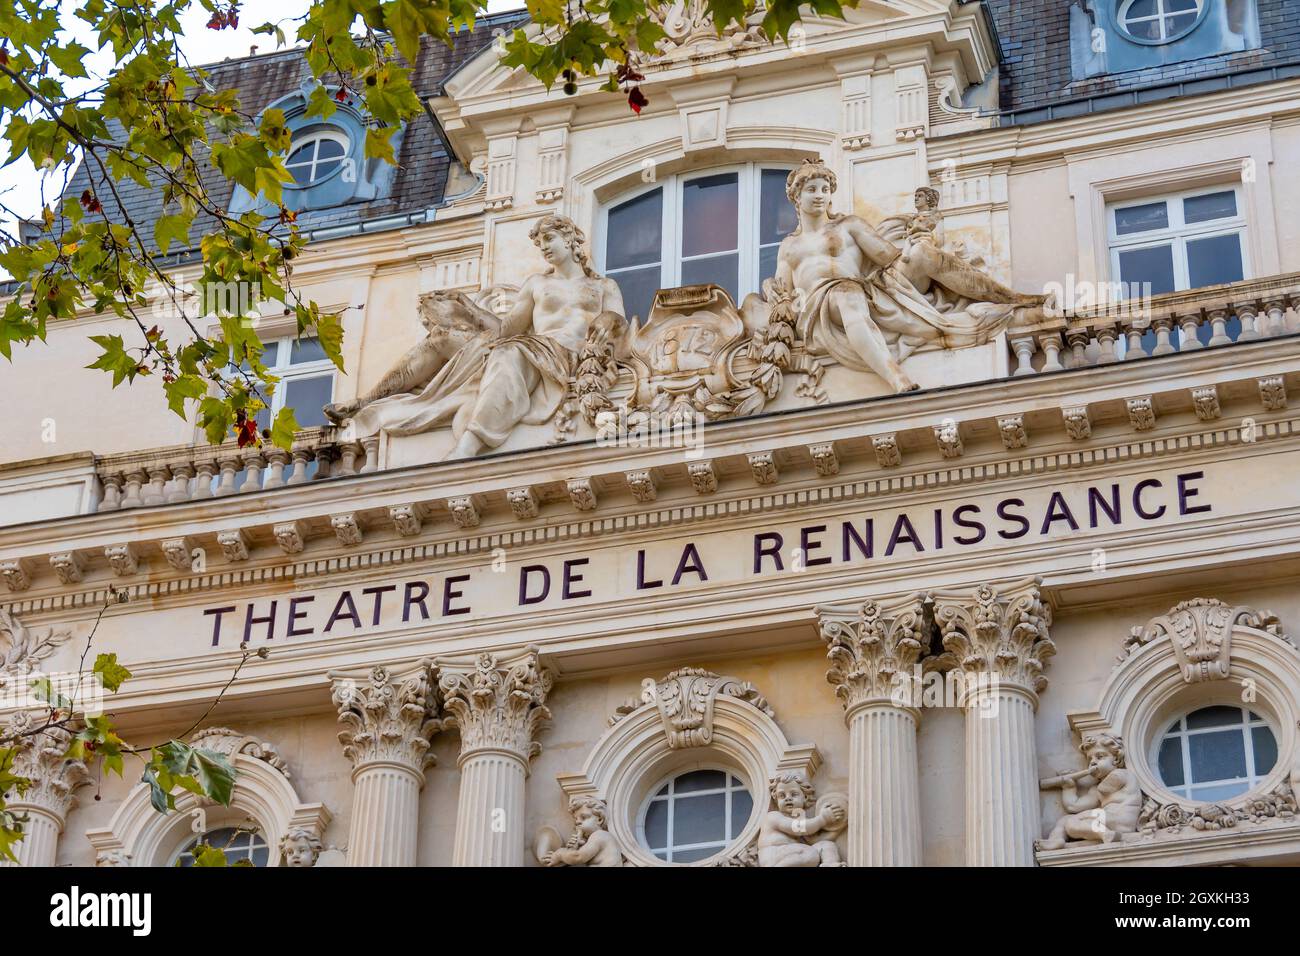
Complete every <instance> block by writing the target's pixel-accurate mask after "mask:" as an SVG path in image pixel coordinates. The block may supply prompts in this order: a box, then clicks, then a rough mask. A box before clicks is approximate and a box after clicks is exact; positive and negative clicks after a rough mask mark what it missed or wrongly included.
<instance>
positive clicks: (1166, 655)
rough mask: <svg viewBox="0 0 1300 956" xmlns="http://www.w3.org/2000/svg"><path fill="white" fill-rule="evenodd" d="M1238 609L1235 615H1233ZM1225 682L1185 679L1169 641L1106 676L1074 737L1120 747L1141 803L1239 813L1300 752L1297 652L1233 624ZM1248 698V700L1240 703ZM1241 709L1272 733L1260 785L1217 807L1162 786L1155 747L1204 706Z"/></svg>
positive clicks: (1277, 780)
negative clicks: (1268, 766)
mask: <svg viewBox="0 0 1300 956" xmlns="http://www.w3.org/2000/svg"><path fill="white" fill-rule="evenodd" d="M1238 610H1240V609H1238ZM1225 642H1226V643H1227V644H1228V651H1229V653H1228V655H1227V657H1228V660H1227V676H1226V677H1222V678H1219V679H1211V680H1194V681H1189V680H1187V679H1185V677H1184V675H1183V671H1182V667H1181V665H1180V661H1179V657H1178V654H1177V653H1176V652H1175V650H1174V647H1173V643H1172V640H1171V638H1170V637H1169V635H1168V634H1165V635H1163V636H1161V637H1160V638H1158V639H1157V640H1154V641H1152V642H1150V643H1149V644H1146V645H1145V646H1142V647H1141V648H1140V649H1138V650H1136V651H1134V652H1132V653H1130V654H1129V656H1127V657H1126V658H1125V659H1124V661H1123V662H1122V663H1120V664H1119V665H1118V666H1117V667H1116V668H1115V670H1114V671H1113V672H1112V673H1111V676H1110V678H1109V680H1108V681H1107V682H1106V685H1105V687H1104V689H1103V690H1102V695H1101V700H1100V703H1099V705H1098V707H1097V709H1096V710H1095V711H1086V712H1075V713H1073V714H1071V715H1070V718H1069V720H1070V726H1071V728H1072V729H1073V730H1074V731H1075V732H1076V733H1079V734H1084V733H1090V732H1098V731H1105V732H1109V733H1115V734H1118V735H1119V736H1120V737H1121V738H1122V739H1123V741H1124V749H1125V759H1126V766H1127V767H1128V768H1129V769H1131V770H1132V771H1133V773H1134V775H1135V776H1136V777H1137V779H1138V784H1139V786H1140V787H1141V789H1142V792H1143V793H1144V794H1146V796H1148V797H1150V798H1152V799H1153V800H1155V801H1157V802H1158V803H1161V804H1176V805H1178V806H1180V807H1183V808H1184V809H1187V810H1193V811H1194V810H1197V809H1199V808H1201V807H1205V806H1211V805H1214V804H1216V803H1217V804H1218V805H1221V806H1239V805H1242V804H1246V803H1249V802H1250V801H1251V800H1253V799H1255V798H1257V797H1259V796H1261V795H1263V794H1267V793H1270V792H1272V791H1273V790H1275V789H1276V788H1277V787H1278V786H1279V785H1281V784H1282V783H1284V782H1285V781H1286V780H1287V778H1288V775H1289V774H1290V770H1291V766H1292V762H1293V760H1294V759H1295V757H1296V755H1297V753H1300V750H1298V749H1297V748H1298V745H1300V733H1298V732H1297V721H1300V652H1298V651H1297V649H1296V647H1295V646H1294V645H1293V644H1291V643H1290V642H1289V641H1287V640H1285V639H1283V638H1279V637H1276V636H1274V635H1273V634H1270V633H1268V632H1266V631H1262V630H1258V629H1257V628H1254V627H1248V626H1246V625H1244V624H1236V625H1234V626H1233V627H1232V630H1231V633H1230V635H1228V636H1225ZM1247 690H1248V691H1249V695H1250V699H1243V694H1244V692H1246V691H1247ZM1225 704H1226V705H1228V706H1234V707H1240V706H1243V705H1244V706H1246V707H1248V708H1249V709H1251V710H1253V711H1254V712H1255V713H1257V714H1259V716H1260V717H1261V718H1263V719H1264V720H1265V721H1266V722H1267V723H1268V725H1269V728H1270V729H1271V730H1272V731H1273V736H1274V739H1275V740H1276V742H1277V763H1276V764H1275V765H1274V767H1273V769H1272V770H1271V771H1270V772H1269V773H1268V774H1267V775H1265V776H1264V777H1263V778H1262V779H1261V781H1260V783H1259V784H1258V785H1256V786H1254V787H1252V788H1251V789H1249V790H1247V791H1246V792H1244V793H1242V794H1239V795H1238V796H1236V797H1232V798H1230V799H1227V800H1222V801H1198V800H1191V799H1189V798H1187V797H1183V796H1179V795H1178V794H1176V793H1174V792H1173V791H1172V790H1170V789H1169V788H1168V787H1167V786H1165V783H1164V780H1163V779H1162V778H1161V776H1160V773H1159V769H1158V766H1157V764H1156V763H1155V761H1154V759H1153V756H1154V754H1155V746H1156V740H1157V739H1158V737H1159V736H1160V735H1162V734H1163V732H1164V730H1165V729H1166V728H1167V727H1168V726H1169V724H1170V723H1171V722H1173V721H1174V720H1175V719H1176V718H1177V717H1179V716H1181V715H1184V714H1188V713H1191V712H1192V711H1194V710H1198V709H1200V708H1201V707H1210V706H1215V705H1225Z"/></svg>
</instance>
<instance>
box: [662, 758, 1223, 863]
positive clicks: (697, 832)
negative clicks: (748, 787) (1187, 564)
mask: <svg viewBox="0 0 1300 956" xmlns="http://www.w3.org/2000/svg"><path fill="white" fill-rule="evenodd" d="M1238 736H1240V735H1238ZM679 783H680V781H679ZM726 799H727V796H726V794H723V793H713V794H709V795H707V796H703V797H679V798H677V800H676V801H675V802H674V803H673V844H674V845H676V846H682V845H683V844H690V843H717V842H719V841H721V840H725V839H726V833H725V832H724V831H725V828H726V817H725V816H724V814H725V813H726V807H727V804H726Z"/></svg>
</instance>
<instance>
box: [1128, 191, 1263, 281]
mask: <svg viewBox="0 0 1300 956" xmlns="http://www.w3.org/2000/svg"><path fill="white" fill-rule="evenodd" d="M1226 192H1231V193H1232V194H1233V197H1234V201H1235V203H1236V206H1237V215H1235V216H1233V217H1231V218H1224V219H1210V220H1207V221H1206V222H1197V223H1192V224H1191V225H1188V224H1187V223H1186V222H1185V221H1184V218H1183V201H1184V200H1186V199H1192V198H1195V197H1197V196H1209V195H1213V194H1215V193H1226ZM1245 199H1246V197H1245V195H1244V193H1243V191H1242V189H1241V187H1240V186H1238V185H1235V184H1231V183H1224V184H1222V185H1217V186H1201V187H1198V188H1196V189H1187V190H1181V191H1178V192H1169V193H1160V194H1158V195H1153V196H1140V197H1139V196H1130V197H1126V198H1124V199H1118V200H1114V201H1112V202H1108V203H1107V204H1106V242H1107V246H1108V249H1109V253H1110V274H1111V279H1112V281H1113V282H1123V281H1125V280H1124V277H1123V271H1122V270H1121V269H1120V261H1119V257H1120V253H1122V252H1132V251H1134V250H1138V249H1151V248H1154V247H1156V246H1163V245H1170V246H1172V247H1173V258H1174V289H1173V291H1175V292H1185V291H1187V290H1189V289H1191V288H1192V286H1191V280H1190V278H1189V276H1188V269H1187V243H1188V241H1189V240H1196V239H1213V238H1217V237H1220V236H1230V235H1235V236H1236V237H1237V244H1238V246H1239V247H1240V249H1241V278H1242V281H1244V280H1246V279H1250V278H1252V269H1251V261H1250V243H1249V242H1248V241H1247V240H1248V235H1247V233H1248V230H1249V225H1248V223H1247V221H1246V215H1245V213H1244V211H1243V209H1244V204H1245ZM1157 202H1163V203H1164V204H1165V208H1166V210H1167V211H1168V214H1169V225H1168V226H1166V227H1165V228H1163V229H1151V230H1148V231H1146V232H1135V233H1130V234H1127V235H1120V234H1119V232H1118V231H1117V230H1116V228H1115V213H1116V211H1117V210H1119V209H1127V208H1130V207H1132V206H1145V205H1149V204H1152V203H1157Z"/></svg>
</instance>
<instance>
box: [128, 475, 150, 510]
mask: <svg viewBox="0 0 1300 956" xmlns="http://www.w3.org/2000/svg"><path fill="white" fill-rule="evenodd" d="M148 477H149V476H148V475H147V474H146V473H145V472H144V471H143V470H142V469H136V470H135V471H129V472H127V473H126V488H125V490H124V491H123V492H122V507H123V508H139V507H140V506H141V505H142V504H144V499H143V498H141V497H140V488H141V486H142V485H144V483H145V481H146V480H147V479H148Z"/></svg>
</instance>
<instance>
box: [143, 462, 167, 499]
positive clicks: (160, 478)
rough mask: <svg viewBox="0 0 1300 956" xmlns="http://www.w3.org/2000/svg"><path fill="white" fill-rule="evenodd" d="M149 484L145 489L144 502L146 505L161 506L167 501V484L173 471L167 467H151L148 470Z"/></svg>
mask: <svg viewBox="0 0 1300 956" xmlns="http://www.w3.org/2000/svg"><path fill="white" fill-rule="evenodd" d="M147 472H148V475H149V484H148V485H147V486H146V487H145V489H144V495H143V501H144V503H145V504H146V505H161V504H165V503H166V501H167V482H168V481H169V480H170V479H171V475H172V470H171V469H170V468H168V467H167V466H166V465H150V466H149V468H148V469H147Z"/></svg>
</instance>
